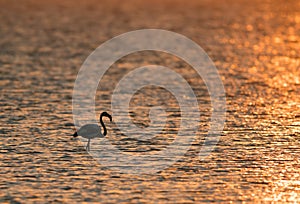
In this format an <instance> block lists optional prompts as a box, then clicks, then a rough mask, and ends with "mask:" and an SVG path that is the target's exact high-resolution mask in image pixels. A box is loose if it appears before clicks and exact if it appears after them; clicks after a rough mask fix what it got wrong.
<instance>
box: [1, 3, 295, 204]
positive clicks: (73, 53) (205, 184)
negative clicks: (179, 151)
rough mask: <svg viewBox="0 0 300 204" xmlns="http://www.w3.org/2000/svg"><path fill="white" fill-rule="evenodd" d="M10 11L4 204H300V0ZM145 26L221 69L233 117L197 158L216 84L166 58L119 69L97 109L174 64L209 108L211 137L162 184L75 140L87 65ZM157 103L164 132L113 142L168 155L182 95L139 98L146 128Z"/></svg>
mask: <svg viewBox="0 0 300 204" xmlns="http://www.w3.org/2000/svg"><path fill="white" fill-rule="evenodd" d="M0 11H1V12H0V21H1V29H0V45H1V46H0V47H1V49H0V67H1V69H0V72H1V75H0V78H1V80H0V83H1V98H0V100H1V103H0V105H1V110H2V114H1V116H0V121H1V128H0V137H1V139H0V143H1V149H0V151H1V152H0V157H1V161H0V166H1V171H0V173H1V176H0V188H1V191H0V201H1V202H13V201H15V202H25V201H26V203H27V202H41V201H44V202H45V201H49V202H50V201H53V202H102V203H111V202H135V203H149V202H151V203H156V202H169V203H174V202H182V203H189V202H190V203H192V202H197V201H198V202H213V201H215V202H225V203H227V202H229V201H233V202H242V201H249V202H255V203H257V202H264V201H283V202H297V201H298V202H300V196H299V195H300V190H299V189H300V182H299V177H300V175H299V167H300V165H299V136H300V123H299V120H300V113H299V110H300V99H299V95H300V71H299V70H300V69H299V65H300V60H299V57H300V56H299V50H300V44H299V33H300V26H299V25H300V12H299V11H300V3H299V1H296V0H295V1H293V0H292V1H277V0H276V1H267V0H265V1H251V2H244V1H214V3H211V1H208V0H204V1H201V2H189V3H185V2H182V1H166V2H164V3H161V2H159V1H154V2H152V1H151V3H150V2H149V3H146V2H143V3H142V2H139V1H133V2H132V3H124V2H122V1H115V0H114V1H107V2H106V1H103V2H101V3H99V2H97V1H91V0H90V1H85V3H83V2H82V1H64V3H61V2H58V1H51V2H50V1H49V2H44V3H41V2H34V1H22V3H19V2H15V1H6V0H2V1H0ZM141 28H162V29H167V30H171V31H175V32H178V33H180V34H183V35H186V36H187V37H189V38H191V39H192V40H194V41H196V42H197V43H199V44H200V45H201V46H202V48H203V49H205V51H206V52H207V53H208V55H209V56H210V57H211V59H212V60H213V61H214V63H215V65H216V67H217V68H218V70H219V72H220V75H221V77H222V80H223V83H224V86H225V90H226V100H227V118H226V124H225V128H224V131H223V134H222V137H221V139H220V141H219V143H218V145H217V146H216V148H215V151H214V152H212V153H211V154H210V156H209V158H208V160H205V161H201V160H199V157H198V153H199V151H200V148H201V146H200V145H199V144H201V141H202V140H203V137H204V135H205V132H206V131H207V130H208V128H209V127H208V121H209V117H210V114H211V106H210V99H209V94H208V93H207V90H206V87H205V85H204V83H203V82H202V81H201V80H199V79H198V78H195V72H194V71H193V70H192V69H191V67H189V65H187V64H186V63H185V62H183V61H182V60H180V59H178V58H175V57H173V56H170V55H168V54H162V53H155V52H142V53H137V54H132V55H130V56H127V57H125V58H124V59H121V60H119V61H118V62H117V63H115V64H114V65H113V66H112V67H111V69H110V70H109V71H108V73H107V75H106V76H105V77H104V78H103V81H101V84H100V85H99V88H98V92H97V95H96V101H97V105H96V110H97V112H100V111H103V110H109V109H110V103H109V102H110V96H111V94H112V91H113V89H112V87H114V86H115V85H116V84H117V83H118V81H119V80H120V79H121V78H122V76H123V75H124V74H126V73H128V72H129V71H131V70H133V69H134V68H135V67H139V66H142V65H145V64H160V65H165V66H168V67H172V69H173V70H175V71H177V72H178V73H180V74H181V75H182V76H183V77H185V78H186V79H187V81H188V82H189V83H190V84H191V85H192V87H193V89H194V91H195V94H196V96H197V99H198V102H199V109H200V111H201V117H200V121H201V122H200V130H201V131H200V132H199V133H198V134H197V135H196V139H195V141H194V143H193V145H191V147H190V149H189V151H188V152H187V153H186V154H185V157H183V158H181V159H180V160H179V161H177V162H176V163H175V164H173V165H172V166H170V167H169V168H167V169H165V170H163V171H161V172H158V173H156V174H154V175H130V174H124V173H120V172H116V171H112V170H111V169H109V168H107V167H106V166H103V165H101V164H99V163H97V162H96V161H95V160H94V159H93V158H92V157H91V156H90V155H89V154H88V153H87V152H86V151H85V149H84V146H83V145H84V144H81V143H80V142H79V141H77V140H72V139H71V135H72V134H73V132H74V131H75V128H74V127H73V125H72V124H73V120H72V119H73V118H72V91H73V85H74V81H75V79H76V75H77V72H78V70H79V68H80V66H81V64H82V63H83V61H84V60H85V59H86V57H87V56H88V55H89V54H90V52H92V51H93V50H94V49H95V48H96V47H97V46H98V45H100V44H101V43H102V42H104V41H105V40H108V39H110V38H111V37H114V36H116V35H118V34H121V33H124V32H127V31H131V30H136V29H141ZM154 92H155V97H153V95H154V94H153V93H154ZM166 98H167V100H166ZM148 104H150V105H160V106H164V107H166V108H167V114H168V116H169V117H168V123H167V125H166V130H165V132H164V133H163V134H160V135H158V136H157V137H155V138H153V139H152V140H149V141H139V140H134V139H130V138H126V136H124V135H122V134H121V133H120V132H119V131H118V129H117V127H116V126H115V124H110V125H108V131H109V140H110V141H111V142H112V144H114V145H116V146H117V147H118V148H119V149H120V150H122V151H124V152H126V153H128V154H145V153H151V152H157V151H160V150H161V149H163V148H165V147H166V146H168V145H169V144H170V143H171V142H172V141H173V140H174V138H175V136H176V132H177V131H178V125H179V119H180V114H179V107H178V104H177V103H176V100H175V98H174V97H172V95H169V93H167V92H165V91H164V90H161V89H154V88H153V87H152V88H151V87H150V88H149V87H148V88H145V89H143V90H141V91H140V92H138V93H137V94H136V95H135V96H134V98H133V100H132V103H131V107H132V110H131V116H132V120H133V121H134V122H135V123H137V125H138V126H140V127H146V126H147V125H148V124H149V117H148V112H149V108H148Z"/></svg>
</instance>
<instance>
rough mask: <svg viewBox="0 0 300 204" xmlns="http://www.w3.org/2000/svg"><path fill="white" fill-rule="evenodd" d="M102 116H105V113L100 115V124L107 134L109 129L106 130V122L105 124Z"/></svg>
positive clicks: (104, 133)
mask: <svg viewBox="0 0 300 204" xmlns="http://www.w3.org/2000/svg"><path fill="white" fill-rule="evenodd" d="M102 117H103V115H101V116H100V124H101V125H102V127H103V135H104V136H105V135H106V134H107V130H106V127H105V124H104V122H103V120H102Z"/></svg>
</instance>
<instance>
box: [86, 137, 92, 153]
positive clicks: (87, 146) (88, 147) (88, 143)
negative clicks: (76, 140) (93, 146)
mask: <svg viewBox="0 0 300 204" xmlns="http://www.w3.org/2000/svg"><path fill="white" fill-rule="evenodd" d="M90 141H91V139H89V140H88V142H87V145H86V147H85V148H86V150H87V151H90Z"/></svg>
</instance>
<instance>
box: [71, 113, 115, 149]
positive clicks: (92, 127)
mask: <svg viewBox="0 0 300 204" xmlns="http://www.w3.org/2000/svg"><path fill="white" fill-rule="evenodd" d="M103 117H108V118H109V119H110V122H112V117H111V115H109V114H108V113H107V112H103V113H101V115H100V118H99V121H100V124H101V125H102V127H103V134H102V133H101V127H100V126H99V125H97V124H86V125H84V126H82V127H81V128H80V129H79V130H78V131H77V132H75V133H74V134H73V136H74V137H77V136H82V137H84V138H87V139H88V142H87V145H86V150H87V151H90V141H91V139H93V138H96V137H104V136H105V135H106V134H107V130H106V127H105V124H104V122H103V120H102V118H103Z"/></svg>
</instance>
